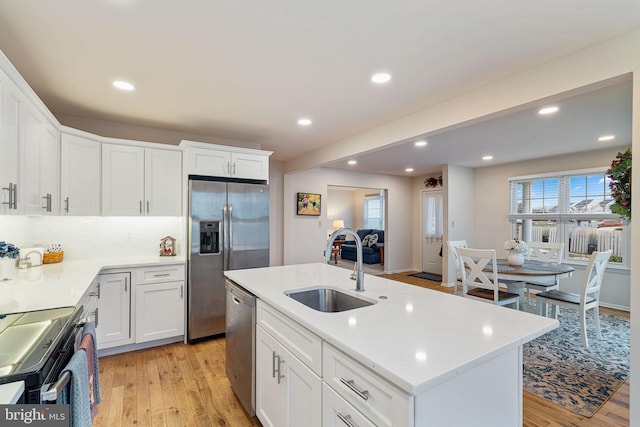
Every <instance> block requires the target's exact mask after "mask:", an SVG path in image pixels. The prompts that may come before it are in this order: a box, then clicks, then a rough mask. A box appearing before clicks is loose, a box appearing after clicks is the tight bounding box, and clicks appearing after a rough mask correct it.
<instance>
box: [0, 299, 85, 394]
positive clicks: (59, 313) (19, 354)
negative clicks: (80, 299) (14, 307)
mask: <svg viewBox="0 0 640 427" xmlns="http://www.w3.org/2000/svg"><path fill="white" fill-rule="evenodd" d="M81 318H82V307H64V308H55V309H50V310H40V311H32V312H28V313H18V314H9V315H0V384H5V383H11V382H14V381H24V382H25V394H24V403H33V404H39V403H41V393H42V392H43V391H44V390H43V388H48V386H49V384H53V383H55V382H56V381H57V379H58V377H59V375H60V372H62V370H63V369H64V368H65V366H67V363H68V362H69V360H70V359H71V356H73V353H74V352H75V350H76V348H77V347H78V344H79V336H80V333H81V328H79V322H80V321H81Z"/></svg>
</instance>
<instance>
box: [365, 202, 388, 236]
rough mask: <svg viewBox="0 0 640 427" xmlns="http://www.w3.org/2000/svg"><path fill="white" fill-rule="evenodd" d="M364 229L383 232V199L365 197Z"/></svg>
mask: <svg viewBox="0 0 640 427" xmlns="http://www.w3.org/2000/svg"><path fill="white" fill-rule="evenodd" d="M364 228H370V229H376V230H384V197H383V196H365V198H364Z"/></svg>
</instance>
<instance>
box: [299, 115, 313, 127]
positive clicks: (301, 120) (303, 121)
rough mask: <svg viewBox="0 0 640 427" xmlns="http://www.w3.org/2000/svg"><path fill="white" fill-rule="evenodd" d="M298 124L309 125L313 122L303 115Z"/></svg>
mask: <svg viewBox="0 0 640 427" xmlns="http://www.w3.org/2000/svg"><path fill="white" fill-rule="evenodd" d="M298 124H299V125H300V126H309V125H310V124H311V119H307V118H304V117H303V118H301V119H298Z"/></svg>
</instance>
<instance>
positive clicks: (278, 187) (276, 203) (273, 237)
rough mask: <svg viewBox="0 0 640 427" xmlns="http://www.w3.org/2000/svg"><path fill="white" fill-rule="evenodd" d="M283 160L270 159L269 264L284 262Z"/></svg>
mask: <svg viewBox="0 0 640 427" xmlns="http://www.w3.org/2000/svg"><path fill="white" fill-rule="evenodd" d="M282 170H283V164H282V162H277V161H273V160H269V264H270V265H282V263H283V255H284V252H283V238H282V235H283V230H284V219H283V217H284V214H283V211H282V205H283V203H284V200H283V198H282V192H283V191H284V173H283V172H282Z"/></svg>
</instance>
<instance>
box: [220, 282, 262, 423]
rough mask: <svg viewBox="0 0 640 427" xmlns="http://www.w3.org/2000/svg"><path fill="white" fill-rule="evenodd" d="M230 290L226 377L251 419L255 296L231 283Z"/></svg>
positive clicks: (254, 352) (252, 409) (253, 376)
mask: <svg viewBox="0 0 640 427" xmlns="http://www.w3.org/2000/svg"><path fill="white" fill-rule="evenodd" d="M225 287H226V289H227V322H226V323H227V326H226V341H227V342H226V347H227V358H226V359H227V366H226V368H227V378H228V379H229V382H230V383H231V388H232V389H233V391H234V392H235V394H236V396H238V400H240V403H241V404H242V406H243V407H244V409H245V411H247V413H248V414H249V415H250V416H253V415H254V414H255V406H256V373H255V370H254V366H255V359H256V351H255V341H256V297H255V296H254V295H253V294H251V293H250V292H248V291H247V290H245V289H243V288H241V287H240V286H238V285H237V284H235V283H233V282H232V281H230V280H228V279H227V280H226V284H225Z"/></svg>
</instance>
